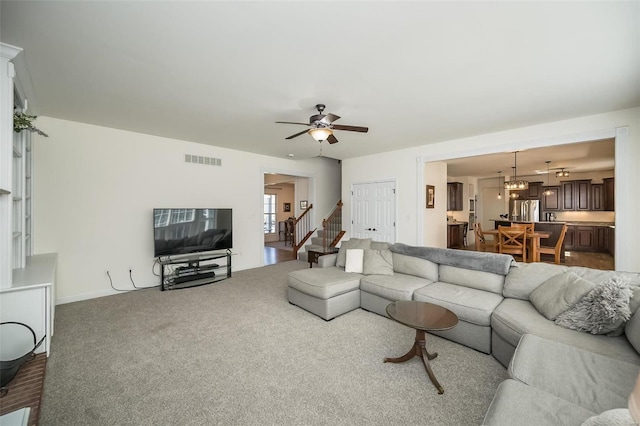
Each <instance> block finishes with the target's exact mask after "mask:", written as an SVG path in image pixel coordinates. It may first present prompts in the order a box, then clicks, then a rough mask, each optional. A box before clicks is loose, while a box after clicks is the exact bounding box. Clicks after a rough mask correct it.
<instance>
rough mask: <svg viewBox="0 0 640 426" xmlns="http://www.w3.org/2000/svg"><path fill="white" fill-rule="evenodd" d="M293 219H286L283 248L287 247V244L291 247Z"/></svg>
mask: <svg viewBox="0 0 640 426" xmlns="http://www.w3.org/2000/svg"><path fill="white" fill-rule="evenodd" d="M293 219H294V218H292V217H290V218H289V219H287V222H286V232H285V235H284V245H285V246H286V245H287V243H290V244H291V246H292V247H293V227H294V223H293Z"/></svg>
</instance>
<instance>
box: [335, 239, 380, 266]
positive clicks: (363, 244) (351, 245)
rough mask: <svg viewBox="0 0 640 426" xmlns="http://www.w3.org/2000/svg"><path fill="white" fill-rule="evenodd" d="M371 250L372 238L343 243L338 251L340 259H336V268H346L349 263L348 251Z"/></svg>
mask: <svg viewBox="0 0 640 426" xmlns="http://www.w3.org/2000/svg"><path fill="white" fill-rule="evenodd" d="M370 248H371V238H352V239H350V240H347V241H343V242H342V243H341V244H340V249H339V250H338V258H337V259H336V266H339V267H341V268H344V266H345V264H346V263H347V250H349V249H363V250H368V249H370Z"/></svg>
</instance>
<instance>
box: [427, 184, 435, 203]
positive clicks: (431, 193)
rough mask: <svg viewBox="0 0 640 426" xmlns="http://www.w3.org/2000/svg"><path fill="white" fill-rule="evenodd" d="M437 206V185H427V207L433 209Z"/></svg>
mask: <svg viewBox="0 0 640 426" xmlns="http://www.w3.org/2000/svg"><path fill="white" fill-rule="evenodd" d="M435 206H436V187H435V186H433V185H427V208H428V209H432V208H434V207H435Z"/></svg>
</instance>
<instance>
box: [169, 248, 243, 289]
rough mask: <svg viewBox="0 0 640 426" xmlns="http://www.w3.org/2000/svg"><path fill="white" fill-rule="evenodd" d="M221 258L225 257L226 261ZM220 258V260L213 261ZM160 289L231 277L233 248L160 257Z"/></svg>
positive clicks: (207, 282) (183, 286)
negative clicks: (222, 251) (216, 251)
mask: <svg viewBox="0 0 640 426" xmlns="http://www.w3.org/2000/svg"><path fill="white" fill-rule="evenodd" d="M219 259H225V260H226V263H225V264H221V263H222V262H220V261H219ZM214 260H218V262H213V261H214ZM158 263H160V290H162V291H165V290H177V289H180V288H189V287H195V286H199V285H205V284H211V283H214V282H217V281H222V280H226V279H227V278H231V250H227V251H226V252H225V253H206V254H200V255H194V256H189V257H181V258H174V259H172V258H171V257H166V258H158Z"/></svg>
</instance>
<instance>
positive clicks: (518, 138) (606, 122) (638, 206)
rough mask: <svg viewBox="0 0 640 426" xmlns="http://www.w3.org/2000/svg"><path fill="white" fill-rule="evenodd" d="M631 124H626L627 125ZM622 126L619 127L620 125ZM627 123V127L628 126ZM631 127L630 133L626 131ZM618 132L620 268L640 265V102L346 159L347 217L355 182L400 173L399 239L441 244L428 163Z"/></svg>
mask: <svg viewBox="0 0 640 426" xmlns="http://www.w3.org/2000/svg"><path fill="white" fill-rule="evenodd" d="M625 127H626V128H625ZM618 128H620V129H618ZM627 128H628V129H627ZM627 130H628V133H626V132H627ZM614 136H616V154H615V155H616V159H615V165H616V170H615V176H616V269H619V270H627V271H640V257H638V256H635V255H634V254H633V253H634V247H635V244H636V241H638V240H640V222H639V221H637V219H636V216H637V213H636V212H638V211H640V197H638V196H636V195H635V192H637V191H636V190H635V188H637V186H638V184H639V183H640V167H638V166H639V164H640V108H632V109H627V110H622V111H614V112H609V113H605V114H598V115H592V116H586V117H580V118H575V119H571V120H563V121H557V122H552V123H545V124H539V125H536V126H530V127H523V128H518V129H512V130H507V131H503V132H496V133H489V134H484V135H478V136H473V137H468V138H462V139H456V140H451V141H446V142H439V143H433V144H426V145H423V146H420V147H416V148H410V149H403V150H397V151H391V152H386V153H382V154H375V155H367V156H362V157H358V158H352V159H347V160H343V162H342V166H343V167H342V194H343V197H342V198H343V201H345V206H344V211H343V214H344V217H345V218H349V217H351V206H350V205H349V203H348V197H347V194H348V193H349V188H350V186H351V184H352V183H354V182H359V181H366V180H376V179H381V178H385V179H396V181H397V182H398V186H397V204H398V212H399V214H398V220H399V224H398V241H400V242H403V243H406V244H424V245H433V246H438V245H440V244H441V242H440V241H439V240H426V239H425V235H426V234H425V233H424V229H425V227H426V223H423V222H422V220H423V217H424V212H423V210H424V205H423V203H424V195H423V194H422V193H423V192H424V188H423V186H424V184H426V183H428V182H425V181H424V176H425V174H426V173H427V170H428V169H429V167H431V166H430V165H429V164H425V163H428V162H433V161H442V160H447V159H452V158H461V157H470V156H474V155H483V154H489V153H494V152H509V151H514V150H516V149H526V148H536V147H544V146H552V145H562V144H569V143H576V142H583V141H586V140H596V139H604V138H607V137H614Z"/></svg>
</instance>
